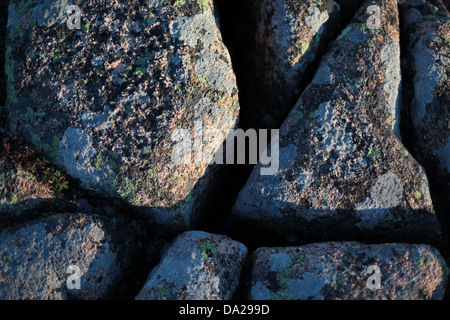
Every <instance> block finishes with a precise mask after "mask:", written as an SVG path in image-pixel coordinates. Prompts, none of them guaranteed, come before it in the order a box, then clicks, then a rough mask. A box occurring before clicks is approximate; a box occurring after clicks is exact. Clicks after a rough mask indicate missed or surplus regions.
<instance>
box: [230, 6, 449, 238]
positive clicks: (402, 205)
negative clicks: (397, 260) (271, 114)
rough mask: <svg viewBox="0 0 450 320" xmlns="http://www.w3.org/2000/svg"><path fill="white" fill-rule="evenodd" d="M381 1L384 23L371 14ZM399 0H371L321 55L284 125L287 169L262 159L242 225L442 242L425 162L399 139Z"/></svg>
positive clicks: (310, 234) (241, 212)
mask: <svg viewBox="0 0 450 320" xmlns="http://www.w3.org/2000/svg"><path fill="white" fill-rule="evenodd" d="M372 4H375V5H378V6H380V8H381V10H382V12H384V14H383V15H382V16H381V29H379V30H370V29H368V28H367V25H366V22H367V20H368V17H369V15H368V14H367V7H368V6H369V5H372ZM400 79H401V77H400V45H399V25H398V10H397V2H396V1H394V0H388V1H366V2H364V4H363V5H362V7H361V8H360V10H359V11H358V14H357V15H356V16H355V18H354V20H353V21H352V23H351V24H350V25H349V26H348V27H347V28H345V30H344V31H343V32H342V33H341V35H340V36H339V37H338V38H337V40H336V41H335V42H334V43H333V44H332V47H331V49H330V51H329V52H328V53H327V54H326V55H325V56H324V58H323V59H322V62H321V65H320V67H319V70H318V71H317V73H316V75H315V77H314V79H313V81H312V83H311V84H310V85H309V86H308V87H307V88H306V90H305V91H304V93H303V94H302V96H301V98H300V99H299V101H298V102H297V104H296V106H295V107H294V108H293V110H292V111H291V113H290V115H289V117H288V118H287V120H286V121H285V122H284V124H283V126H282V127H281V129H280V146H279V150H280V170H279V171H278V173H277V174H276V175H273V176H261V175H260V174H259V170H260V168H259V167H260V164H259V165H257V166H256V168H255V169H254V171H253V173H252V174H251V176H250V178H249V180H248V182H247V184H246V186H245V187H244V189H243V190H242V191H241V193H240V194H239V197H238V199H237V202H236V204H235V205H234V208H233V214H232V220H233V221H234V222H235V223H236V225H237V226H242V225H243V224H248V225H254V226H257V227H259V228H261V229H264V230H266V231H268V232H274V233H276V234H278V235H280V236H282V237H285V238H286V239H288V240H289V241H297V240H302V239H309V240H310V239H319V240H359V239H366V240H376V241H392V242H398V241H400V242H403V241H408V242H409V241H418V242H426V243H433V244H434V243H439V241H440V240H441V239H440V237H441V231H440V224H439V221H438V219H437V217H436V215H435V213H434V209H433V204H432V202H431V198H430V193H429V186H428V180H427V177H426V175H425V172H424V170H423V168H422V167H421V166H420V165H419V164H418V163H417V162H416V161H415V160H414V159H413V157H412V156H411V155H410V154H409V152H408V151H407V150H406V149H405V148H404V146H403V144H402V143H401V142H400V140H399V138H400V137H399V131H398V123H399V120H400V119H399V114H400V103H399V96H400V94H399V91H400Z"/></svg>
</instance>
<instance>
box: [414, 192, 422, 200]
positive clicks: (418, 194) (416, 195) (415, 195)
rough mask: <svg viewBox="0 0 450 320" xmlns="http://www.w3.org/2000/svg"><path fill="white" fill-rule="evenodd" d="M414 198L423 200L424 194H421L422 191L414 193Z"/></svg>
mask: <svg viewBox="0 0 450 320" xmlns="http://www.w3.org/2000/svg"><path fill="white" fill-rule="evenodd" d="M414 198H416V199H417V200H419V199H420V198H422V192H420V191H416V192H414Z"/></svg>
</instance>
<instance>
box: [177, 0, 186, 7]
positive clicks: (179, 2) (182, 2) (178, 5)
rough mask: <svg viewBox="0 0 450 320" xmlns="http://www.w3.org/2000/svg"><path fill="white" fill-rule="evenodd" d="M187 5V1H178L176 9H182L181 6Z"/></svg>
mask: <svg viewBox="0 0 450 320" xmlns="http://www.w3.org/2000/svg"><path fill="white" fill-rule="evenodd" d="M185 4H186V1H185V0H177V1H175V4H174V7H175V8H177V9H180V8H181V6H184V5H185Z"/></svg>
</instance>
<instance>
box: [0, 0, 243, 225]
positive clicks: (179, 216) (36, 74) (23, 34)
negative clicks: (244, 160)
mask: <svg viewBox="0 0 450 320" xmlns="http://www.w3.org/2000/svg"><path fill="white" fill-rule="evenodd" d="M70 4H73V1H71V0H58V1H56V0H55V1H43V0H40V1H26V2H25V1H19V0H12V1H11V2H10V5H9V8H8V14H9V20H8V32H7V46H6V67H5V70H6V77H7V91H8V100H7V105H6V108H7V112H8V115H9V120H10V121H9V122H10V123H9V130H10V132H11V134H14V135H20V136H23V137H24V138H26V140H27V141H28V142H29V143H30V144H32V145H33V146H34V147H35V148H36V150H37V151H38V152H40V153H42V154H43V155H45V156H47V157H49V158H50V159H52V161H53V162H54V163H55V164H57V165H58V166H59V167H60V168H62V169H64V170H65V171H67V173H68V174H69V175H71V176H72V177H73V178H75V179H78V180H79V181H80V182H81V185H82V186H83V187H84V188H85V189H87V190H90V191H93V192H95V193H97V194H99V195H101V196H106V197H110V198H112V197H114V198H119V199H121V200H123V201H124V202H125V203H127V204H129V205H131V206H134V207H135V208H136V210H137V211H138V212H141V213H142V214H144V215H145V217H146V218H147V219H148V220H149V221H151V222H152V223H154V224H156V225H159V226H164V227H166V228H167V229H169V230H175V231H180V230H184V229H186V228H187V227H189V226H191V225H192V224H195V221H196V219H197V218H198V213H199V212H201V211H202V208H203V207H204V206H205V205H206V202H207V200H208V193H207V192H206V191H207V190H208V191H210V190H212V189H213V185H212V184H211V179H213V178H215V174H216V171H217V170H216V169H217V168H216V167H213V166H208V161H209V160H210V157H211V155H212V154H214V152H215V151H216V150H217V149H218V148H219V147H220V146H221V144H222V142H223V140H224V138H225V133H226V132H227V131H228V130H229V129H232V128H234V127H235V126H236V122H237V117H238V112H239V103H238V99H237V93H238V92H237V88H236V80H235V76H234V73H233V70H232V68H231V60H230V57H229V54H228V51H227V49H226V48H225V46H224V44H223V42H222V39H221V34H220V31H219V29H218V26H217V24H216V18H215V16H214V13H213V5H212V2H210V1H209V0H206V1H191V0H186V1H177V2H176V3H175V4H174V3H173V1H168V0H152V1H135V2H132V3H130V2H129V1H124V0H117V1H112V2H106V3H105V2H104V1H89V2H82V3H78V4H79V6H80V9H81V13H82V15H81V29H80V30H77V29H75V30H70V29H69V28H68V27H67V25H66V20H65V19H66V17H67V15H66V13H65V10H66V7H67V5H70ZM199 125H201V126H203V127H205V128H207V127H212V128H213V129H215V130H218V132H219V133H221V134H223V135H224V137H219V138H217V137H206V136H205V137H203V144H204V145H207V146H208V150H209V152H210V154H206V153H207V151H205V154H204V159H206V161H197V162H195V163H193V164H187V163H185V162H183V163H182V164H181V165H178V164H175V163H174V161H173V157H172V156H173V150H174V149H175V147H176V146H177V143H178V141H177V134H176V132H177V130H178V129H186V130H188V131H189V132H190V134H191V135H194V130H195V131H196V132H197V131H198V130H199V127H198V126H199ZM221 138H222V139H221ZM192 158H193V157H192ZM191 160H192V162H194V160H193V159H191Z"/></svg>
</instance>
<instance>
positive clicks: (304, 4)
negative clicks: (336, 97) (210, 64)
mask: <svg viewBox="0 0 450 320" xmlns="http://www.w3.org/2000/svg"><path fill="white" fill-rule="evenodd" d="M251 2H252V7H251V12H253V14H254V16H253V17H252V18H253V19H254V21H255V22H254V23H255V24H256V34H255V35H254V37H252V39H251V40H252V41H253V43H252V47H251V48H252V52H251V57H249V63H250V64H251V65H252V72H251V74H252V76H253V78H254V80H255V81H254V83H253V86H252V91H251V93H249V95H251V98H250V99H251V102H252V105H251V106H250V107H251V113H252V120H253V121H252V122H253V123H255V124H258V125H259V126H262V127H264V128H267V127H271V128H273V127H276V125H277V124H278V123H281V122H282V121H283V120H284V118H285V117H286V114H287V113H288V112H289V110H290V109H291V108H292V107H293V106H294V104H295V102H296V101H297V99H298V97H299V95H300V91H299V90H300V87H301V84H302V82H304V81H305V79H306V77H305V76H306V74H307V71H309V69H308V68H310V67H311V64H312V62H313V61H314V60H315V58H316V55H317V54H318V53H319V52H322V51H323V49H324V46H325V45H326V43H328V42H329V41H330V40H331V39H332V37H333V32H336V30H337V28H336V26H337V25H339V22H340V19H339V18H340V10H339V5H336V4H335V3H334V2H333V1H332V0H325V1H315V0H307V1H291V0H275V1H271V0H257V1H251ZM303 85H305V84H303Z"/></svg>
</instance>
